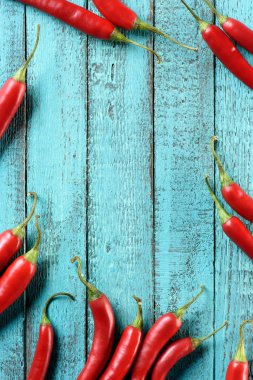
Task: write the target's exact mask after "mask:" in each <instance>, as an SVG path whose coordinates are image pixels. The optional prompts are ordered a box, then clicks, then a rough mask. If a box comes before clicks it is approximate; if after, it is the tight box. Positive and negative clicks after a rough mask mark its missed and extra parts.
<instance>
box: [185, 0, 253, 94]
mask: <svg viewBox="0 0 253 380" xmlns="http://www.w3.org/2000/svg"><path fill="white" fill-rule="evenodd" d="M204 1H205V2H206V3H207V4H208V6H209V7H210V8H211V9H212V10H213V11H214V12H215V14H216V15H217V16H218V20H219V22H220V24H221V26H222V28H223V29H224V31H223V30H222V29H221V28H219V27H218V26H216V25H214V24H210V23H208V22H206V21H204V20H201V18H200V17H198V15H197V14H196V13H195V12H194V11H193V10H192V9H191V8H190V7H189V5H188V4H187V3H186V1H185V0H181V2H182V3H183V4H184V6H185V7H186V8H187V9H188V10H189V12H190V13H191V14H192V15H193V17H194V18H195V20H196V21H197V22H198V24H199V28H200V31H201V34H202V37H203V39H204V40H205V42H206V43H207V45H208V47H209V48H210V49H211V51H212V52H213V54H214V55H215V56H216V57H217V58H218V59H219V60H220V61H221V62H222V63H223V65H224V66H225V67H226V68H227V69H228V70H229V71H231V73H232V74H234V75H235V76H236V77H237V78H238V79H240V80H241V81H242V82H243V83H245V84H246V85H247V86H248V87H250V88H251V89H253V67H252V66H251V65H250V64H249V63H248V61H247V60H246V59H245V58H244V57H243V55H242V54H241V53H240V51H239V50H238V49H237V47H236V46H235V44H234V43H233V41H232V40H234V41H235V42H236V43H238V44H239V45H241V46H242V47H244V48H245V49H246V50H248V51H249V52H250V53H253V31H252V30H250V29H249V28H248V27H246V25H244V24H243V23H241V22H239V21H237V20H235V19H232V18H230V17H225V16H223V15H221V14H219V13H218V12H217V10H216V9H215V8H214V6H213V5H212V4H211V2H210V1H209V0H204Z"/></svg>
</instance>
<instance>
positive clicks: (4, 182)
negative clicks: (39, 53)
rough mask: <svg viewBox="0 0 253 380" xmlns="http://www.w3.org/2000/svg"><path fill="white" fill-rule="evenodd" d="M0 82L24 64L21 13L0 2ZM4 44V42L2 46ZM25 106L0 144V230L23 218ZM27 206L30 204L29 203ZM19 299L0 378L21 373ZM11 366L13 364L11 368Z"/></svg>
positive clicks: (0, 332)
mask: <svg viewBox="0 0 253 380" xmlns="http://www.w3.org/2000/svg"><path fill="white" fill-rule="evenodd" d="M0 15H1V22H0V45H1V55H0V67H1V70H0V83H1V85H2V83H4V82H5V80H6V79H7V78H8V77H9V76H11V75H13V74H14V73H15V71H17V69H18V68H19V66H21V65H22V64H23V61H24V38H23V36H24V10H23V9H21V8H20V7H19V6H18V5H17V4H11V3H10V2H6V1H5V0H3V1H0ZM6 41H8V43H6ZM24 164H25V103H24V104H23V105H22V107H21V108H20V112H19V113H18V115H17V117H16V118H15V120H14V121H13V123H12V125H11V126H10V129H9V130H8V132H7V133H6V134H5V136H4V138H3V139H2V140H1V142H0V173H1V187H0V199H1V202H0V214H1V218H0V230H1V231H4V230H6V229H8V228H12V227H14V226H15V225H16V224H19V223H20V222H21V221H22V220H23V219H24V216H25V166H24ZM29 206H30V203H29ZM23 301H24V300H23V298H21V299H20V301H19V302H17V303H16V304H15V305H14V306H13V307H11V308H10V309H9V310H8V311H7V312H5V313H4V314H3V315H1V318H0V340H1V345H0V358H1V359H0V378H1V379H18V378H19V379H22V378H23V372H24V362H23V357H24V319H25V315H24V303H23ZM14 363H15V365H13V364H14Z"/></svg>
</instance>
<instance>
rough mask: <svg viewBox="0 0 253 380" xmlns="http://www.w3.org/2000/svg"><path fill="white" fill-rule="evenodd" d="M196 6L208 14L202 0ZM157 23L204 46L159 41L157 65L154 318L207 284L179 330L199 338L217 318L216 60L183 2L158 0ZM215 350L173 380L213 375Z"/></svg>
mask: <svg viewBox="0 0 253 380" xmlns="http://www.w3.org/2000/svg"><path fill="white" fill-rule="evenodd" d="M191 5H192V4H191ZM194 9H196V11H197V12H198V13H199V14H200V15H201V17H203V18H206V17H207V13H203V8H202V7H201V6H199V7H198V8H197V7H194ZM156 25H157V26H158V27H159V28H161V29H163V30H166V31H168V33H170V34H171V35H172V36H173V37H176V38H177V39H179V40H180V41H183V42H185V43H188V44H191V45H196V44H197V45H198V46H199V53H197V54H196V53H194V52H191V51H186V50H184V49H182V48H179V47H177V46H175V45H172V44H170V43H169V42H168V41H166V40H165V39H161V38H157V39H156V43H155V48H156V49H157V50H158V51H159V52H163V55H164V62H163V64H162V65H161V66H160V67H156V70H155V115H154V116H155V249H156V260H155V279H156V286H155V303H156V317H157V318H158V317H159V316H160V315H161V314H163V313H165V312H167V311H174V310H176V309H177V308H178V307H180V306H182V305H183V304H184V303H186V302H187V300H188V299H189V298H190V297H191V296H192V295H193V294H196V293H197V292H198V286H199V285H200V284H205V286H206V294H205V295H204V296H202V298H201V299H200V300H199V301H198V302H197V303H196V305H194V306H193V307H191V309H190V310H189V311H188V313H187V315H186V316H185V321H184V325H183V328H182V330H181V333H180V335H183V336H193V337H198V336H199V337H200V336H201V335H205V334H206V333H207V332H208V331H211V330H212V329H213V324H214V319H213V313H214V304H213V276H214V270H213V269H214V268H213V260H214V248H213V224H212V221H213V212H212V209H211V208H209V207H208V204H209V198H208V193H207V191H206V188H205V185H204V180H203V179H204V174H205V173H206V171H207V172H212V161H211V160H210V159H208V156H207V153H208V146H207V144H208V139H209V136H211V135H212V133H213V127H214V114H213V110H214V105H213V98H214V86H213V58H212V54H210V52H209V51H208V49H207V47H206V46H205V45H204V44H203V43H202V40H201V36H200V33H199V32H198V25H197V24H196V22H195V20H194V19H193V18H192V16H191V15H190V14H189V13H188V12H187V11H186V10H185V9H184V8H183V7H182V5H180V2H176V1H173V2H170V3H169V4H168V3H167V2H166V1H160V2H158V3H157V4H156ZM218 339H219V341H220V339H221V338H220V336H219V338H218ZM213 354H214V351H213V345H212V341H211V342H209V343H206V344H205V345H204V346H203V348H200V349H199V350H198V352H196V353H194V354H193V355H191V356H190V357H189V358H187V359H185V360H183V361H182V362H181V363H180V364H179V365H178V366H176V367H175V369H174V370H173V371H172V373H171V374H170V379H180V380H181V379H182V380H184V379H191V380H192V379H194V380H195V379H196V380H197V379H201V380H203V379H206V380H209V379H210V378H211V374H212V371H213ZM207 368H208V371H207Z"/></svg>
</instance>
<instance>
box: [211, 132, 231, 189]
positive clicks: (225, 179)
mask: <svg viewBox="0 0 253 380" xmlns="http://www.w3.org/2000/svg"><path fill="white" fill-rule="evenodd" d="M215 141H218V137H217V136H213V137H212V138H211V141H210V147H211V151H212V154H213V156H214V159H215V161H216V163H217V165H218V169H219V173H220V182H221V188H222V189H223V188H224V187H227V186H230V185H232V184H233V183H234V182H233V181H232V179H231V178H230V177H229V175H228V174H227V173H226V172H225V170H224V168H223V165H222V162H221V160H220V158H219V156H218V154H217V153H216V151H215V148H214V144H215Z"/></svg>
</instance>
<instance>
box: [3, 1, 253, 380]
mask: <svg viewBox="0 0 253 380" xmlns="http://www.w3.org/2000/svg"><path fill="white" fill-rule="evenodd" d="M76 2H77V3H78V4H79V5H84V6H87V4H86V2H84V1H82V0H77V1H76ZM128 3H129V5H130V6H132V7H133V8H134V9H135V10H136V11H137V12H138V14H139V15H140V16H141V17H142V18H143V19H145V20H149V21H150V22H155V23H156V25H157V26H158V27H160V28H162V29H163V30H165V31H167V32H169V33H170V34H171V35H172V36H174V37H177V38H178V39H180V40H182V41H184V42H188V43H189V44H193V45H198V46H199V47H200V49H199V53H198V54H196V53H194V52H190V51H186V50H183V49H181V48H178V47H177V46H175V45H172V44H171V43H169V42H167V41H166V40H165V39H162V38H161V37H153V36H152V35H150V34H148V33H147V34H145V33H143V34H138V33H137V34H130V35H131V37H132V38H135V39H136V40H138V41H139V42H141V43H143V44H147V45H149V46H152V44H154V47H155V49H156V50H157V51H158V52H159V53H160V54H161V55H162V57H163V62H162V64H161V65H159V66H158V65H157V64H156V63H154V62H153V58H152V57H151V56H150V55H149V54H147V53H146V52H145V51H142V50H140V49H138V48H135V47H132V46H123V45H119V44H111V43H108V42H101V41H96V40H94V39H93V38H87V37H86V36H85V35H83V34H81V33H79V32H78V31H76V30H74V29H71V28H70V27H68V26H66V25H64V24H62V23H61V22H59V21H56V20H54V19H52V18H50V17H49V16H47V15H44V14H42V13H40V12H38V11H36V10H34V9H31V8H28V7H25V6H23V5H22V4H20V3H18V2H16V1H13V0H2V1H0V19H1V22H0V46H1V54H0V67H1V70H0V83H1V84H2V83H3V82H4V81H5V80H6V78H7V77H8V76H9V75H11V74H13V73H14V72H15V71H16V69H17V68H18V67H19V66H20V64H21V63H22V62H23V61H24V59H25V57H26V55H27V52H29V51H30V50H31V48H32V46H33V44H34V41H35V34H36V25H37V24H38V23H40V24H41V41H40V46H39V49H38V51H37V54H36V57H35V59H34V60H33V62H32V63H31V65H30V68H29V71H28V76H27V83H28V87H29V91H28V95H27V98H26V101H25V103H24V104H23V106H22V107H21V109H20V112H19V114H18V116H17V117H16V119H15V121H14V123H13V124H12V126H11V128H10V129H9V131H8V133H7V134H6V135H5V138H4V139H3V140H2V141H1V145H0V173H1V188H0V199H1V203H0V215H1V217H0V230H1V231H2V230H4V229H6V228H8V227H10V226H15V225H16V224H17V223H19V222H20V221H21V220H22V219H23V218H24V216H25V214H26V212H27V210H29V209H30V207H31V200H27V198H26V193H27V191H36V192H37V193H38V195H39V204H38V213H39V214H40V215H41V225H42V227H43V234H44V236H43V244H42V249H41V255H40V260H39V267H38V274H37V277H36V279H35V280H34V281H33V283H32V285H31V286H30V287H29V289H28V291H27V293H26V295H25V297H24V298H22V299H21V300H20V301H19V302H17V303H16V304H15V306H13V307H12V308H10V310H9V311H8V312H6V313H4V314H3V315H2V316H1V319H0V342H1V344H0V378H1V380H2V379H3V380H13V379H25V377H26V373H27V370H28V369H29V366H30V363H31V360H32V357H33V353H34V348H35V344H36V340H37V335H38V328H39V322H40V315H41V310H42V306H43V304H44V302H45V301H46V299H47V298H48V297H49V296H50V295H51V294H52V293H54V292H56V291H66V290H67V291H71V292H73V293H74V294H75V295H76V302H74V303H71V304H70V301H68V300H65V299H61V300H57V301H55V302H54V303H53V304H52V305H51V307H50V317H51V320H52V322H53V324H54V326H55V329H56V334H57V340H56V345H55V353H54V358H53V361H52V365H51V368H50V373H49V375H48V379H58V380H71V379H74V378H75V377H76V376H77V374H78V373H79V371H80V370H81V368H82V367H83V364H84V362H85V357H86V356H87V353H88V351H89V348H90V345H91V341H92V333H93V331H92V329H93V326H92V319H91V316H90V313H89V310H88V309H87V306H86V296H85V291H84V288H83V286H82V284H80V283H79V282H78V279H77V275H76V268H75V266H74V265H72V264H70V258H71V257H73V256H74V255H77V254H78V255H80V256H81V257H82V258H83V265H84V267H83V268H84V269H83V270H84V273H85V274H86V276H87V278H88V279H89V280H90V281H92V282H94V283H95V284H96V285H97V287H98V288H99V289H102V290H103V291H104V292H105V293H106V294H107V295H108V296H109V298H110V299H111V301H112V304H113V306H114V308H115V312H116V316H117V322H118V333H120V331H121V330H122V329H123V327H124V326H125V325H127V324H129V323H130V322H131V321H132V319H133V317H134V315H135V311H136V305H135V302H134V301H133V299H132V298H131V296H132V294H134V293H136V294H137V295H138V296H140V297H141V298H142V299H143V307H144V314H145V328H146V329H148V327H149V326H150V325H151V324H152V323H153V321H154V320H155V319H156V318H158V317H159V316H160V315H161V314H162V313H164V312H166V311H168V310H174V309H175V308H177V307H178V306H182V305H183V304H184V303H185V302H186V301H187V300H188V299H189V298H190V297H191V296H192V295H193V294H196V292H198V287H199V285H200V284H202V283H204V284H205V285H206V287H207V291H206V293H205V295H204V296H203V297H202V298H201V299H200V300H199V301H198V302H197V303H196V305H194V306H193V307H192V308H191V309H190V310H189V312H188V313H187V315H186V318H185V323H184V327H183V328H182V330H181V335H183V336H185V335H188V334H191V336H196V337H199V336H202V335H205V334H206V333H208V332H210V331H211V330H212V329H213V328H214V327H216V326H219V325H220V324H221V323H222V322H223V321H224V320H225V319H228V320H229V321H230V326H229V328H228V330H227V331H222V332H221V333H219V334H218V335H217V336H216V337H215V339H213V340H212V339H211V340H210V341H209V342H207V343H205V344H204V345H203V347H202V348H200V349H199V350H198V351H197V352H196V353H194V354H193V355H192V356H191V357H189V358H188V359H186V360H183V361H182V362H181V363H180V365H178V366H177V367H176V368H175V370H174V371H173V373H172V375H171V377H170V379H173V380H174V379H180V380H186V379H187V380H189V379H190V380H213V379H215V380H223V379H224V378H225V372H226V367H227V365H228V363H229V361H230V359H231V357H232V355H233V354H234V351H235V346H236V344H237V341H238V328H239V324H240V322H241V321H242V320H243V319H246V318H250V317H251V318H252V317H253V304H252V301H253V286H252V285H253V276H252V269H253V266H252V262H251V261H250V260H249V259H248V258H247V257H246V256H245V255H244V254H242V253H241V252H240V251H239V250H238V249H236V247H235V246H234V245H232V244H231V243H230V242H229V241H228V239H227V238H226V237H224V235H223V234H222V231H221V228H220V225H219V219H218V217H217V213H216V212H215V210H214V206H213V203H212V201H211V199H210V196H209V193H208V191H207V189H206V186H205V184H204V180H203V178H204V174H206V173H209V174H210V176H211V181H212V182H213V181H214V182H216V190H217V193H219V192H218V190H219V185H218V176H217V171H216V170H215V168H214V165H213V159H212V156H211V153H210V149H209V146H208V144H209V139H210V137H211V136H212V135H213V134H217V135H219V137H220V142H219V144H218V151H219V153H220V155H221V157H222V159H223V160H225V162H226V168H227V169H228V171H229V173H230V174H231V175H232V176H233V178H234V179H235V180H237V181H238V182H239V183H240V184H241V185H242V186H243V187H244V188H245V189H246V190H247V191H248V192H249V193H251V195H253V185H252V184H253V180H252V179H253V170H252V167H253V155H252V149H251V147H252V145H253V132H252V124H253V102H252V97H253V96H252V91H250V90H249V89H248V88H247V87H246V86H244V85H243V84H241V83H240V82H239V81H238V80H236V79H235V78H234V77H233V76H232V75H231V74H230V73H229V72H228V71H227V70H226V69H225V68H224V67H223V66H222V65H221V64H220V63H219V62H218V61H216V60H214V59H213V56H212V54H211V53H210V51H209V50H208V48H207V47H206V45H205V44H204V42H202V39H201V36H200V33H199V32H198V27H197V24H196V23H195V21H194V20H193V18H192V17H191V16H190V14H189V13H187V11H186V10H185V9H184V8H183V6H182V5H181V4H180V2H179V1H178V0H171V1H169V2H168V1H167V0H156V1H155V2H154V1H152V0H145V1H139V2H137V1H136V0H129V1H128ZM190 4H191V5H192V6H193V7H194V8H195V9H196V10H197V11H198V13H199V14H200V15H201V17H203V18H205V19H207V20H211V19H212V15H211V13H210V11H209V10H208V9H207V7H206V6H204V4H203V3H202V2H201V0H199V1H193V0H192V1H190ZM216 5H217V7H218V8H219V10H220V11H221V12H223V13H225V14H229V15H230V16H235V17H237V18H238V19H240V20H241V21H244V22H245V23H246V24H248V25H249V26H250V25H251V27H253V23H252V19H253V7H252V2H251V1H250V0H247V1H246V0H244V1H242V0H224V1H220V2H219V1H217V4H216ZM88 6H89V7H90V8H92V5H91V2H89V4H88ZM92 9H93V8H92ZM244 53H245V52H244ZM246 57H247V58H249V59H250V61H251V63H252V62H253V60H252V57H250V56H249V55H248V54H246ZM26 200H27V202H26ZM27 236H28V239H27V241H26V244H25V249H28V248H29V247H31V246H32V244H33V242H34V239H35V227H34V225H33V224H32V223H31V224H30V225H29V228H28V234H27ZM247 336H248V339H247V349H248V353H249V358H250V359H252V358H253V353H252V342H251V340H252V339H251V337H252V332H251V333H250V332H249V333H248V334H247ZM250 342H251V345H250Z"/></svg>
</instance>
